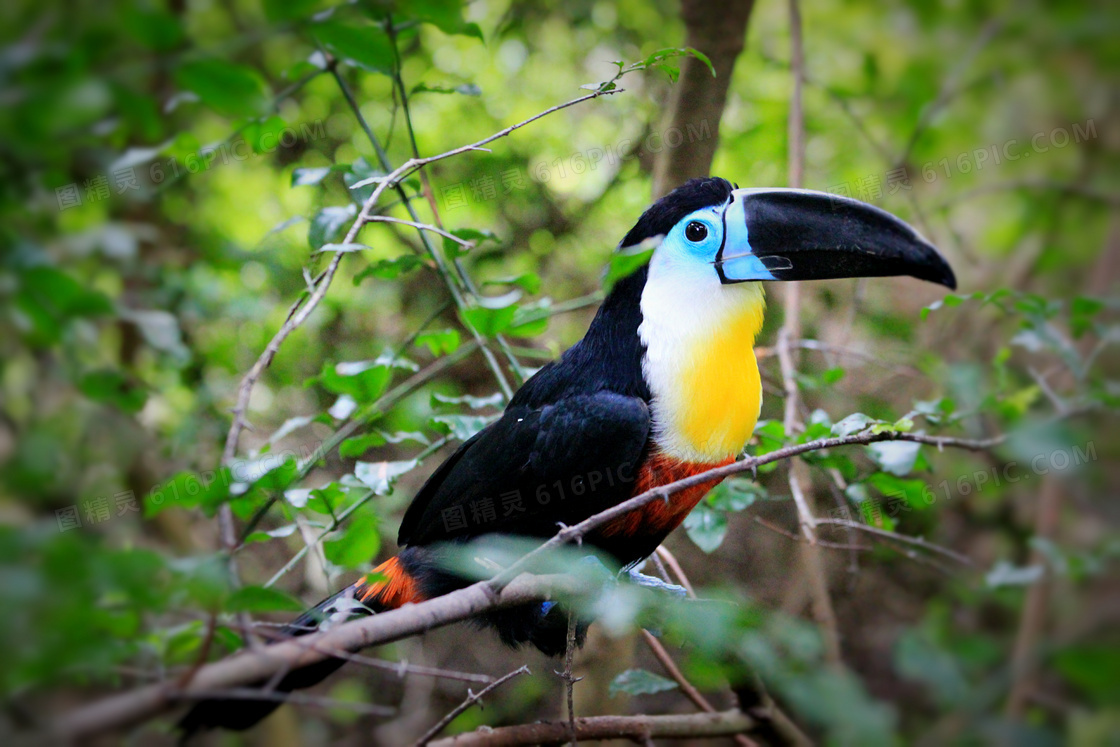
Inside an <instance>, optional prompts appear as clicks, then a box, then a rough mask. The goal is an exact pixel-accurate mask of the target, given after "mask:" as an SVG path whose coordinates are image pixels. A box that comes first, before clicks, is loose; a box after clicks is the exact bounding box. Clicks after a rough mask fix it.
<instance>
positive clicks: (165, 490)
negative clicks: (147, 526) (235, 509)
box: [144, 467, 234, 518]
mask: <svg viewBox="0 0 1120 747" xmlns="http://www.w3.org/2000/svg"><path fill="white" fill-rule="evenodd" d="M233 484H234V480H233V473H232V471H231V470H230V469H229V468H228V467H222V468H221V469H219V470H213V471H209V470H208V471H205V472H201V473H196V472H180V473H179V474H177V475H175V476H174V477H172V478H171V479H170V480H168V481H167V482H165V483H157V484H156V485H155V486H154V487H152V488H151V489H150V490H149V491H148V493H147V494H146V495H145V496H144V517H145V518H151V517H153V516H155V515H156V514H158V513H159V512H160V511H163V510H164V509H167V508H172V507H179V508H194V507H196V506H199V505H204V506H217V505H219V504H221V503H222V502H223V501H225V500H226V499H227V498H229V494H230V488H231V487H232V486H233Z"/></svg>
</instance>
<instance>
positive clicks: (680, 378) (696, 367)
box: [647, 289, 764, 463]
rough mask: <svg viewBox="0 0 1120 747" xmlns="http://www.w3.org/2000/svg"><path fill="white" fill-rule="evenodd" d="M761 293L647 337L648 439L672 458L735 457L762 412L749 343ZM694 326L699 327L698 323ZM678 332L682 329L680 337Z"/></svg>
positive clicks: (759, 316) (759, 311) (758, 319)
mask: <svg viewBox="0 0 1120 747" xmlns="http://www.w3.org/2000/svg"><path fill="white" fill-rule="evenodd" d="M763 309H764V302H763V298H762V294H761V289H759V290H758V293H757V295H754V294H747V295H746V297H743V298H737V299H736V303H734V304H721V307H720V308H717V309H712V310H711V311H710V312H709V313H704V314H703V315H704V316H709V314H710V316H709V318H707V319H703V320H700V319H693V320H690V322H691V323H690V324H688V325H680V326H678V327H677V328H676V329H675V330H670V329H669V328H667V327H666V328H664V329H662V330H661V331H662V332H664V333H670V332H671V331H676V332H677V333H678V334H675V335H673V334H667V338H668V340H667V341H666V340H665V339H662V340H658V339H657V335H655V334H654V330H653V329H651V330H650V334H649V338H648V340H647V345H650V349H649V363H648V366H647V373H648V374H649V377H648V378H649V379H650V382H651V384H652V385H653V387H652V388H653V393H654V426H655V431H654V437H655V439H656V441H657V444H658V446H659V448H660V449H661V450H662V451H663V452H664V453H666V454H669V455H671V456H673V457H675V458H678V459H682V460H685V461H691V462H703V463H713V462H720V461H723V460H726V459H727V458H728V457H733V456H735V455H737V454H739V453H740V452H741V451H742V450H743V448H744V447H745V446H746V444H747V441H748V440H750V437H751V433H753V432H754V426H755V423H757V422H758V414H759V408H760V407H761V405H762V384H761V380H760V378H759V373H758V363H757V361H756V359H755V355H754V341H755V337H756V336H757V334H758V332H759V330H760V329H761V327H762V314H763ZM698 322H702V323H698ZM682 328H685V329H687V330H688V331H687V332H686V333H682Z"/></svg>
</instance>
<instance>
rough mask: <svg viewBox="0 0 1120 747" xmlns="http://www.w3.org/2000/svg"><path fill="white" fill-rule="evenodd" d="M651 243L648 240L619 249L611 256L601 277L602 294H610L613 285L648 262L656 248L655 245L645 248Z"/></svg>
mask: <svg viewBox="0 0 1120 747" xmlns="http://www.w3.org/2000/svg"><path fill="white" fill-rule="evenodd" d="M651 243H652V242H650V241H648V240H647V241H643V242H642V243H641V244H638V245H637V246H635V247H627V248H625V249H619V250H618V251H616V252H615V253H614V254H612V255H611V260H610V264H609V265H607V272H606V274H605V275H604V276H603V292H605V293H610V292H611V289H612V288H614V286H615V283H617V282H618V281H619V280H622V278H624V277H629V276H630V275H632V274H633V273H634V271H635V270H637V269H638V268H639V267H641V266H643V265H645V264H646V263H647V262H649V258H650V257H652V256H653V250H654V249H655V248H656V244H655V243H654V244H653V245H652V246H647V245H648V244H651Z"/></svg>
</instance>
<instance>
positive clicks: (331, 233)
mask: <svg viewBox="0 0 1120 747" xmlns="http://www.w3.org/2000/svg"><path fill="white" fill-rule="evenodd" d="M357 213H358V207H357V206H356V205H353V204H351V205H346V206H331V207H325V208H323V209H322V210H320V211H319V212H318V213H316V214H315V217H314V218H312V219H311V226H310V227H309V228H308V231H307V243H308V244H310V245H311V248H312V249H319V248H321V247H322V246H323V245H324V244H330V243H332V242H334V241H335V240H337V239H339V238H341V236H342V232H343V229H344V228H346V227H347V226H348V225H350V224H351V223H353V222H354V217H355V216H356V215H357Z"/></svg>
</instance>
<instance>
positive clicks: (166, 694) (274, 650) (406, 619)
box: [51, 576, 586, 741]
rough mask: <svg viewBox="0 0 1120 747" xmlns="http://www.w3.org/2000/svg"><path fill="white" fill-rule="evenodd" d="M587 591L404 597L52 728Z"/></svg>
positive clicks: (107, 721) (145, 709) (124, 715)
mask: <svg viewBox="0 0 1120 747" xmlns="http://www.w3.org/2000/svg"><path fill="white" fill-rule="evenodd" d="M585 590H586V587H585V586H583V585H582V584H580V583H579V582H578V581H576V580H575V579H573V578H571V577H569V576H523V577H522V578H519V579H516V580H514V581H513V582H512V583H510V584H508V585H507V586H506V588H505V589H503V590H502V591H501V592H500V593H495V592H494V591H493V590H492V589H491V588H490V585H489V584H488V583H487V582H484V581H481V582H479V583H476V584H473V585H471V586H468V587H467V588H465V589H459V590H458V591H453V592H451V593H450V594H446V595H444V596H441V597H437V598H435V599H432V600H429V601H427V602H424V603H423V604H406V605H405V606H403V607H401V608H400V609H396V610H390V611H388V612H383V613H380V614H377V615H372V616H370V617H365V618H362V619H359V620H353V621H350V622H347V623H343V624H342V625H339V626H338V627H335V628H332V629H330V630H327V631H323V632H320V633H313V634H311V635H308V636H305V637H301V638H298V639H294V640H290V641H285V642H283V643H276V644H273V645H271V646H263V647H260V648H257V649H251V650H245V651H242V652H241V653H239V654H236V655H234V656H231V657H229V658H227V659H223V660H222V661H218V662H215V663H213V664H208V665H206V666H204V667H202V668H201V669H199V670H198V672H197V673H195V675H194V677H193V678H192V679H191V682H190V683H189V684H188V685H186V686H185V687H178V686H176V684H175V683H174V682H161V683H158V684H153V685H146V686H144V687H140V688H137V689H135V690H132V691H128V692H124V693H120V694H118V695H113V696H110V697H108V698H105V699H102V700H99V701H97V702H95V703H91V704H89V705H87V706H84V707H82V708H78V709H76V710H74V711H71V712H70V713H68V714H66V715H64V716H63V717H62V718H60V719H58V720H57V721H55V722H54V723H53V724H52V725H51V728H52V729H53V730H54V733H55V736H57V737H58V738H60V739H63V740H68V741H82V740H85V739H88V738H90V737H91V736H93V735H95V734H99V733H101V732H104V731H108V730H110V729H117V728H121V727H125V726H128V725H130V724H134V723H137V722H139V721H143V720H145V719H148V718H151V717H152V716H155V715H156V714H158V713H161V712H163V711H166V710H167V709H169V708H171V707H172V706H173V705H174V704H175V703H176V702H177V701H179V700H182V699H183V698H184V697H188V696H190V695H191V694H194V693H199V692H212V691H214V690H226V689H228V688H236V687H241V686H247V685H252V684H253V683H259V682H261V681H267V680H268V679H269V678H271V677H273V676H274V675H275V674H276V673H277V672H279V671H282V670H285V669H298V668H299V667H302V666H306V665H308V664H312V663H314V662H317V661H322V660H323V659H326V658H329V657H330V654H327V653H325V652H326V651H335V650H339V651H358V650H361V649H363V648H366V647H368V646H371V645H374V644H378V643H389V642H392V641H397V640H400V639H402V638H407V637H408V636H411V635H415V634H417V633H422V632H425V631H427V630H431V629H433V628H437V627H440V626H443V625H447V624H449V623H453V622H458V621H460V620H467V619H470V618H473V617H475V616H477V615H478V614H479V613H481V612H485V611H487V610H491V609H498V608H505V607H511V606H515V605H518V604H527V603H529V602H537V601H542V600H546V599H550V598H552V597H553V596H554V595H562V596H571V595H575V594H579V593H580V592H583V591H585Z"/></svg>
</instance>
